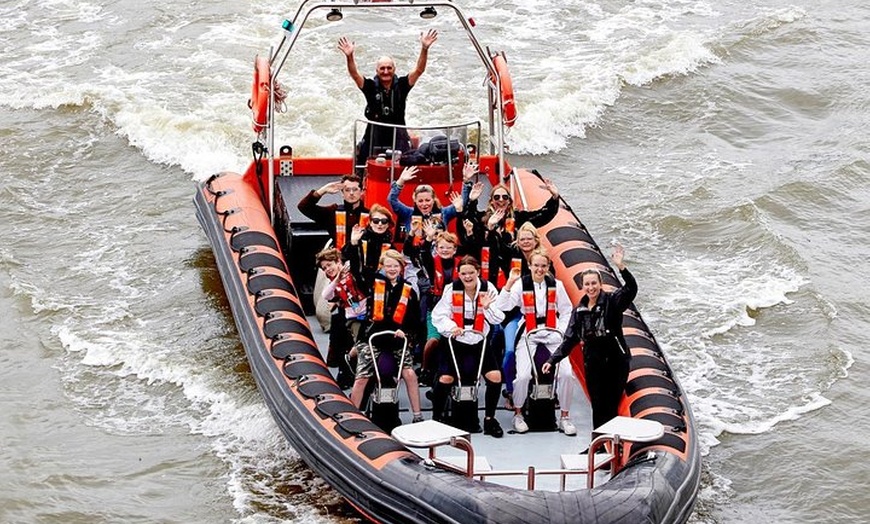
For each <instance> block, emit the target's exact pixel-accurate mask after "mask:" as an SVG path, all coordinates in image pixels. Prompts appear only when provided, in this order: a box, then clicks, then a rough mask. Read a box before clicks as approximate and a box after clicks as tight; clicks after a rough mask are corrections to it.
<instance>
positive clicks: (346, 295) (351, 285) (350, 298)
mask: <svg viewBox="0 0 870 524" xmlns="http://www.w3.org/2000/svg"><path fill="white" fill-rule="evenodd" d="M335 292H336V293H337V294H338V298H339V300H340V301H341V305H342V306H343V307H348V306H350V304H351V303H359V302H360V301H362V300H363V299H364V298H366V296H365V295H363V293H362V291H360V290H359V288H358V287H356V282H355V281H354V279H353V276H352V275H351V274H350V273H348V274H346V275H345V276H344V278H342V279H341V280H339V281H338V284H336V286H335Z"/></svg>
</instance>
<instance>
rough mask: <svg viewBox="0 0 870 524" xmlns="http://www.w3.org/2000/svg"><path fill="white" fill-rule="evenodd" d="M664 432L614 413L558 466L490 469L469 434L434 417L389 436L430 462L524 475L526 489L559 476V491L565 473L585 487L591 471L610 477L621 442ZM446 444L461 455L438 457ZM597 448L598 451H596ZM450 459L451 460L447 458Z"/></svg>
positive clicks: (479, 472)
mask: <svg viewBox="0 0 870 524" xmlns="http://www.w3.org/2000/svg"><path fill="white" fill-rule="evenodd" d="M663 434H664V426H662V424H661V423H659V422H656V421H654V420H643V419H636V418H631V417H621V416H619V417H615V418H613V419H611V420H610V421H608V422H607V423H605V424H603V425H601V426H599V427H598V428H596V429H595V430H594V431H593V432H592V435H593V439H592V442H591V443H590V444H589V448H588V449H587V451H586V452H585V453H569V454H563V455H561V456H560V460H561V467H560V468H550V469H547V468H544V469H539V468H537V467H536V466H533V465H530V466H528V467H526V468H523V469H504V470H496V469H492V467H491V465H490V464H489V462H488V461H487V460H486V459H485V458H483V457H480V456H477V455H476V454H475V451H474V446H473V445H472V443H471V435H470V434H469V433H468V432H466V431H463V430H460V429H457V428H454V427H452V426H448V425H447V424H442V423H440V422H436V421H434V420H428V421H424V422H417V423H414V424H406V425H404V426H399V427H397V428H396V429H394V430H393V437H394V438H395V439H396V440H398V441H399V442H401V443H402V444H404V445H406V446H408V447H412V448H427V449H428V450H429V454H428V459H427V462H428V463H429V464H431V465H433V466H436V467H439V468H442V469H445V470H448V471H452V472H454V473H458V474H461V475H464V476H466V477H468V478H478V479H480V480H481V481H485V480H486V479H487V478H492V477H525V478H526V489H528V490H534V489H535V487H536V485H537V479H538V477H541V476H554V475H555V476H559V477H560V479H559V480H560V482H559V491H565V486H566V483H567V478H568V477H569V476H576V475H585V476H586V487H587V488H588V489H592V488H593V487H595V472H596V471H601V470H609V472H610V478H613V476H615V475H616V474H617V473H619V471H620V469H621V465H622V458H623V457H622V445H623V444H624V443H632V442H653V441H655V440H658V439H660V438H661V437H662V435H663ZM441 446H450V447H452V448H456V449H459V450H461V451H464V452H465V457H464V460H463V457H460V458H459V460H455V458H454V457H439V456H437V452H436V449H437V448H439V447H441ZM599 451H600V452H599ZM451 459H452V460H451Z"/></svg>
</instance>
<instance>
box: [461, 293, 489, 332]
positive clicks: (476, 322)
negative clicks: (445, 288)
mask: <svg viewBox="0 0 870 524" xmlns="http://www.w3.org/2000/svg"><path fill="white" fill-rule="evenodd" d="M487 290H488V286H487V284H486V281H482V282H480V289H478V290H477V297H476V298H475V304H474V319H473V322H472V329H474V330H475V331H480V332H481V333H483V326H484V324H483V323H484V321H485V318H484V316H483V309H484V308H483V306H482V305H481V299H480V297H481V296H482V295H483V294H484V293H486V292H487ZM468 320H469V319H467V318H466V317H465V286H464V285H463V284H462V281H461V280H454V281H453V322H454V323H455V324H456V325H457V326H459V327H461V328H466V327H468V326H467V324H468Z"/></svg>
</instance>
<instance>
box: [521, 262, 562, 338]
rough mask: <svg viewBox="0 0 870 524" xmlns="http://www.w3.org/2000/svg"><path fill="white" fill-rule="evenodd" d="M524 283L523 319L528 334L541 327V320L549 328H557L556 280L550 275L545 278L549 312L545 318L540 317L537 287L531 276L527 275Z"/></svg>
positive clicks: (547, 311)
mask: <svg viewBox="0 0 870 524" xmlns="http://www.w3.org/2000/svg"><path fill="white" fill-rule="evenodd" d="M522 283H523V308H522V310H523V317H524V318H525V320H526V333H528V332H529V331H531V330H533V329H535V328H537V327H540V324H541V322H540V320H543V324H544V325H545V326H546V327H549V328H555V327H556V280H555V279H554V278H553V277H551V276H550V275H545V276H544V283H545V284H546V286H547V310H546V312H545V315H544V316H543V317H539V316H538V312H537V304H536V302H537V301H536V300H535V286H534V282H533V281H532V277H531V276H530V275H526V276H524V277H523V279H522Z"/></svg>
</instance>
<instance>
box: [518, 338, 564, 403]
mask: <svg viewBox="0 0 870 524" xmlns="http://www.w3.org/2000/svg"><path fill="white" fill-rule="evenodd" d="M543 331H549V332H553V333H558V334H559V336H560V337H561V338H562V340H565V334H564V333H562V332H561V331H559V330H558V329H556V328H551V327H546V326H544V327H539V328H535V329H533V330H531V331H529V332H528V333H526V336H525V337H524V339H525V340H524V342H525V344H526V352H527V353H528V355H529V362H530V363H531V365H532V378H534V379H535V387H534V389H532V394H531V395H529V398H531V399H533V400H541V399H551V398H553V396H554V393H555V390H556V387H555V386H556V380H557V378H558V372H559V364H558V363H557V364H556V365H555V366H553V383H552V384H544V385H543V386H541V384H540V383H539V381H538V370H537V369H535V357H534V355H532V348H531V346H530V345H529V339H530V338H532V335H533V334H535V333H539V332H543Z"/></svg>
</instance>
